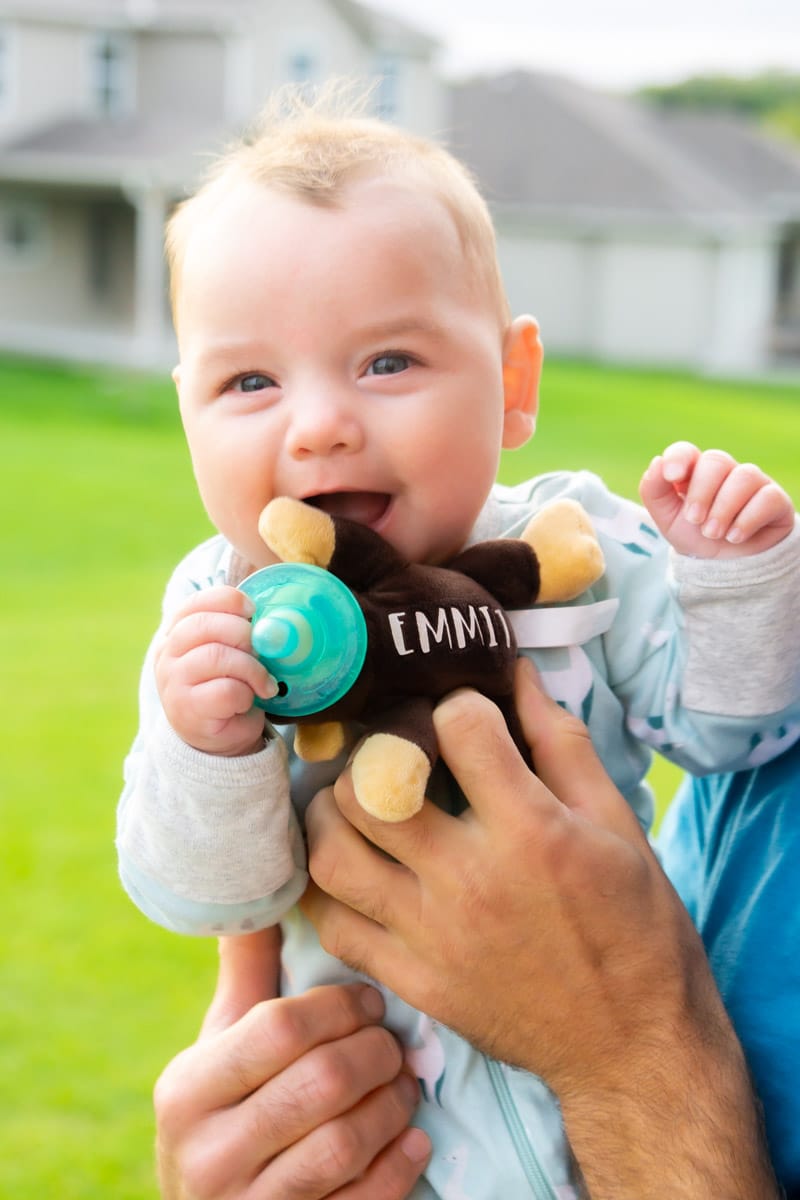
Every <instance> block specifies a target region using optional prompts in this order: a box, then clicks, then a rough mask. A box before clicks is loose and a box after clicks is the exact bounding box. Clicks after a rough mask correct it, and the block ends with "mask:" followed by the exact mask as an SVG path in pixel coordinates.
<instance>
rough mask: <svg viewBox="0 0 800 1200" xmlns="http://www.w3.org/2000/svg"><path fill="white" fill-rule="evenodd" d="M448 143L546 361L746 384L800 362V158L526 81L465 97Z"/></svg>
mask: <svg viewBox="0 0 800 1200" xmlns="http://www.w3.org/2000/svg"><path fill="white" fill-rule="evenodd" d="M452 104H453V115H452V122H451V124H452V130H451V144H452V147H453V149H454V150H455V151H456V152H457V153H459V154H460V156H461V157H462V158H464V159H465V161H466V162H468V163H469V164H470V166H471V167H472V168H473V170H474V172H475V174H476V176H477V177H478V178H479V180H480V182H481V184H482V186H483V189H484V192H485V194H486V195H487V197H488V199H489V201H490V203H491V205H492V209H493V212H494V215H495V220H496V225H497V230H498V245H499V253H500V260H501V266H502V268H503V274H504V278H505V281H506V286H507V288H508V292H509V296H510V299H511V303H512V308H513V309H514V310H515V311H517V312H521V311H529V312H533V313H534V314H535V315H536V316H537V317H538V318H539V319H540V322H541V325H542V336H543V340H544V343H545V347H546V348H550V349H551V350H553V351H556V352H559V353H567V354H574V355H588V356H592V357H597V358H601V359H613V360H621V361H638V362H647V363H654V364H674V365H686V366H690V367H694V368H697V369H701V370H709V371H720V372H731V373H749V372H758V371H760V370H762V369H764V368H768V367H771V366H775V365H778V364H780V363H782V362H785V361H787V360H789V361H793V363H794V365H797V364H798V363H800V151H798V150H795V149H790V148H789V147H788V146H787V145H785V144H783V143H778V142H776V141H772V140H770V139H768V138H766V137H764V136H763V135H761V134H760V133H759V132H758V131H757V130H755V129H754V128H753V127H752V126H749V125H745V124H742V123H741V122H738V121H735V120H733V119H730V118H726V117H722V116H720V117H705V116H696V115H685V116H667V115H663V114H660V113H658V112H657V111H654V110H652V109H650V108H647V107H645V106H644V105H643V104H642V103H639V102H636V101H633V100H630V99H623V98H619V97H612V96H607V95H603V94H599V93H596V92H592V91H590V90H588V89H586V88H584V87H581V86H580V85H578V84H575V83H572V82H569V81H567V80H565V79H561V78H557V77H554V76H550V75H545V74H535V73H528V72H514V73H511V74H509V75H504V76H500V77H493V78H488V79H475V80H471V81H468V82H464V83H462V84H460V85H457V86H456V87H455V88H454V90H453V99H452Z"/></svg>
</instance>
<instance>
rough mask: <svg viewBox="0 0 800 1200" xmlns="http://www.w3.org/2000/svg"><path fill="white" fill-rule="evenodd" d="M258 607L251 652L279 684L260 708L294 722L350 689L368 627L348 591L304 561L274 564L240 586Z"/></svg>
mask: <svg viewBox="0 0 800 1200" xmlns="http://www.w3.org/2000/svg"><path fill="white" fill-rule="evenodd" d="M239 590H240V591H242V592H245V593H246V595H248V596H249V597H250V599H251V600H252V601H253V603H254V604H255V606H256V611H255V613H254V614H253V617H252V621H251V625H252V642H253V650H254V651H255V654H256V656H257V658H258V659H259V661H260V662H262V663H263V664H264V666H265V667H266V668H267V670H268V671H269V673H270V675H272V677H273V679H275V680H276V681H277V684H278V694H277V695H276V696H272V697H270V699H269V700H261V699H260V698H259V697H258V696H257V697H256V701H255V702H256V704H257V706H258V707H259V708H263V709H265V710H266V711H267V712H269V713H271V714H272V715H273V716H276V717H285V718H287V720H291V719H292V718H294V717H307V716H310V715H312V714H313V713H317V712H321V711H322V709H324V708H328V707H329V706H330V705H331V704H334V703H335V702H336V701H337V700H338V699H340V697H342V696H344V695H345V694H346V693H347V692H349V691H350V688H351V687H352V686H353V684H354V683H355V681H356V679H357V678H358V675H359V673H360V671H361V668H362V666H363V665H364V658H365V656H366V653H367V624H366V621H365V620H364V614H363V613H362V611H361V607H360V605H359V603H358V601H357V600H356V598H355V596H354V595H353V593H352V592H351V591H350V589H349V588H348V587H347V586H346V585H345V584H343V583H342V581H341V579H338V578H337V577H336V576H335V575H331V573H330V571H323V570H322V568H321V567H314V566H311V565H310V564H309V563H276V564H275V565H274V566H272V567H264V568H262V570H260V571H255V572H254V573H253V574H252V575H248V577H247V579H245V580H243V581H242V583H240V584H239Z"/></svg>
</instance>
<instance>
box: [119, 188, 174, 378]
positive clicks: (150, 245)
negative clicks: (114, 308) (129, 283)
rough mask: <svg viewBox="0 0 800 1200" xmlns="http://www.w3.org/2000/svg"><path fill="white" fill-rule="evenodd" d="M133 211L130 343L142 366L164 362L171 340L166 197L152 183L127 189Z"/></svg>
mask: <svg viewBox="0 0 800 1200" xmlns="http://www.w3.org/2000/svg"><path fill="white" fill-rule="evenodd" d="M128 199H129V200H130V202H131V204H132V205H133V208H134V213H135V232H134V238H135V246H134V313H133V324H134V344H135V348H136V355H137V357H138V360H139V361H140V362H141V364H142V365H143V366H158V367H161V366H163V365H164V363H165V360H166V359H167V358H168V357H169V347H170V343H171V340H172V332H171V326H170V322H169V318H168V316H167V307H166V299H165V294H166V268H165V265H164V253H163V244H164V220H165V217H166V211H167V206H166V198H165V196H164V193H163V192H162V191H161V190H160V189H159V188H157V187H154V186H152V185H148V184H145V185H142V186H138V187H134V188H130V189H128Z"/></svg>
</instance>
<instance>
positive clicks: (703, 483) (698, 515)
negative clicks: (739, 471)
mask: <svg viewBox="0 0 800 1200" xmlns="http://www.w3.org/2000/svg"><path fill="white" fill-rule="evenodd" d="M735 466H736V460H735V459H734V458H732V457H731V455H730V454H728V453H726V451H724V450H705V451H704V452H703V453H702V454H701V455H700V457H699V458H698V460H697V463H696V465H695V468H694V472H693V474H692V478H691V480H690V482H689V486H688V488H687V489H686V498H685V500H684V514H683V515H684V518H685V519H686V521H688V523H689V524H690V525H703V524H704V523H705V522H706V521H707V519H708V514H709V512H710V509H711V505H712V504H713V502H714V500H715V498H716V496H717V493H718V492H719V489H720V487H721V486H722V484H723V483H724V481H725V480H726V479H727V478H728V476H729V475H730V473H731V471H732V470H733V468H734V467H735Z"/></svg>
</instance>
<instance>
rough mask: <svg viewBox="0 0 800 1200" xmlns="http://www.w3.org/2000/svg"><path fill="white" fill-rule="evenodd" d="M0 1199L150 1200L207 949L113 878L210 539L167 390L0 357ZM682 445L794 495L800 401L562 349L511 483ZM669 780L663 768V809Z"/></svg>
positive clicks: (198, 1005)
mask: <svg viewBox="0 0 800 1200" xmlns="http://www.w3.org/2000/svg"><path fill="white" fill-rule="evenodd" d="M0 433H1V439H0V447H1V449H0V453H2V459H3V471H2V477H1V478H0V489H2V492H1V493H0V499H1V500H2V512H3V522H2V535H0V536H1V537H2V547H1V548H2V564H3V585H2V591H1V592H0V611H1V613H2V620H1V621H0V639H2V644H0V654H1V655H2V659H1V661H2V664H3V687H2V692H1V694H0V705H2V709H1V710H0V738H2V797H3V799H2V816H3V836H2V841H1V842H0V859H1V861H0V903H2V911H3V918H4V920H3V936H2V939H0V971H1V972H2V974H1V975H0V986H2V996H1V997H0V1112H2V1114H3V1115H2V1120H0V1195H2V1196H13V1197H14V1198H15V1200H50V1198H51V1197H52V1198H54V1200H56V1198H57V1200H100V1198H101V1197H102V1200H108V1198H109V1197H114V1200H147V1198H148V1197H154V1196H155V1189H154V1186H153V1182H152V1150H151V1147H152V1133H153V1130H152V1118H151V1109H150V1091H151V1087H152V1083H153V1080H154V1079H155V1077H156V1075H157V1073H158V1071H159V1070H160V1068H161V1067H162V1066H163V1064H164V1063H165V1062H166V1060H167V1059H168V1058H169V1057H170V1056H171V1055H172V1054H173V1053H174V1052H176V1051H177V1050H178V1049H180V1048H181V1047H182V1046H183V1045H185V1044H186V1043H187V1042H188V1041H189V1040H190V1039H191V1038H192V1037H193V1036H194V1033H195V1030H196V1028H197V1025H198V1023H199V1020H200V1017H201V1014H202V1012H203V1009H204V1006H205V1003H206V1001H207V999H208V996H209V995H210V991H211V986H212V980H213V976H214V970H215V947H214V945H213V944H212V943H211V942H207V941H192V940H190V939H187V938H179V937H175V936H172V935H169V934H167V933H164V932H162V931H161V930H159V929H157V928H156V927H155V926H153V925H151V924H149V923H148V922H147V921H146V920H145V919H144V918H143V917H142V916H140V915H139V914H138V912H136V910H135V909H134V908H133V906H132V905H131V904H130V903H129V901H128V900H127V899H126V898H125V897H124V895H123V894H122V892H121V889H120V887H119V885H118V883H117V879H116V866H115V856H114V849H113V835H114V808H115V804H116V799H117V795H118V793H119V788H120V772H121V763H122V759H123V756H124V754H125V752H126V749H127V746H128V744H129V742H130V740H131V738H132V735H133V733H134V730H135V726H136V684H137V677H138V672H139V665H140V661H141V657H142V654H143V652H144V649H145V646H146V643H147V641H148V639H149V637H150V634H151V632H152V629H153V627H154V625H155V623H156V620H157V617H158V610H159V604H160V599H161V593H162V589H163V586H164V583H165V581H166V578H167V576H168V574H169V572H170V570H171V568H172V566H173V565H174V563H175V561H176V560H177V558H178V557H179V556H180V555H181V554H182V553H183V552H184V551H185V550H187V549H188V548H189V547H190V546H192V545H193V544H194V543H195V542H196V541H198V540H199V539H200V538H202V537H204V536H206V535H207V533H208V523H207V520H206V518H205V516H204V514H203V512H202V509H201V507H200V504H199V501H198V500H197V498H196V496H195V492H194V486H193V481H192V477H191V469H190V466H189V461H188V455H187V453H186V450H185V448H184V445H183V442H182V438H181V433H180V429H179V425H178V421H177V417H176V414H175V410H174V403H173V397H172V388H171V384H170V383H169V381H167V380H164V381H161V380H153V379H150V378H147V377H143V376H137V375H121V374H118V373H112V372H105V371H89V370H69V369H61V368H51V367H48V366H44V365H34V364H25V363H21V362H14V361H9V360H6V361H2V360H0ZM677 437H686V438H689V439H691V440H694V441H697V442H698V443H700V444H702V445H705V446H708V445H723V446H725V447H726V448H727V449H729V450H731V451H732V452H733V453H735V454H736V455H738V456H740V457H742V458H748V459H754V460H755V461H757V462H759V463H761V464H762V465H763V466H764V467H765V468H766V469H768V470H769V471H771V472H772V473H774V474H775V475H776V476H777V477H778V478H779V479H780V480H781V482H783V483H784V485H785V486H787V488H788V489H789V490H790V492H791V493H792V495H793V497H794V499H795V502H796V503H797V502H798V500H800V454H799V453H798V449H800V391H798V389H797V388H791V387H788V386H767V385H761V386H756V385H749V384H748V385H739V384H737V385H732V384H728V383H723V382H717V381H708V380H699V379H696V378H692V377H688V376H683V375H678V374H670V373H644V372H633V371H623V370H611V369H600V368H598V367H595V366H589V365H584V364H579V363H567V362H551V363H548V364H547V366H546V370H545V384H544V388H543V392H542V415H541V419H540V423H539V432H538V434H537V437H536V439H535V441H534V442H533V443H531V445H530V446H529V447H527V448H525V450H523V451H518V452H516V453H515V454H513V455H509V456H508V457H507V458H506V460H505V461H504V463H503V479H504V480H505V481H506V482H513V481H514V480H516V479H521V478H524V477H526V476H527V475H530V474H533V473H535V472H537V471H542V470H548V469H552V468H556V467H579V466H587V467H590V468H592V469H594V470H596V471H598V472H599V473H600V474H602V475H603V476H604V477H605V478H606V479H607V481H608V482H609V483H610V485H611V486H612V487H614V488H615V489H617V490H618V491H620V492H622V493H624V494H627V495H631V496H634V495H635V494H636V486H637V481H638V478H639V476H640V474H641V472H642V470H643V468H644V466H645V465H646V463H647V462H648V461H649V459H650V457H651V456H652V455H653V454H654V453H656V452H657V451H659V450H660V449H662V448H663V447H664V446H665V445H666V444H667V443H668V442H669V441H672V440H674V439H675V438H677ZM675 778H676V775H675V772H674V770H673V769H672V768H669V767H659V768H658V770H657V771H656V773H655V775H654V779H655V782H656V787H657V789H658V791H659V797H660V801H661V803H662V805H663V804H664V803H665V802H666V800H667V799H668V796H669V795H670V793H671V790H672V787H673V784H674V780H675Z"/></svg>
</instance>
